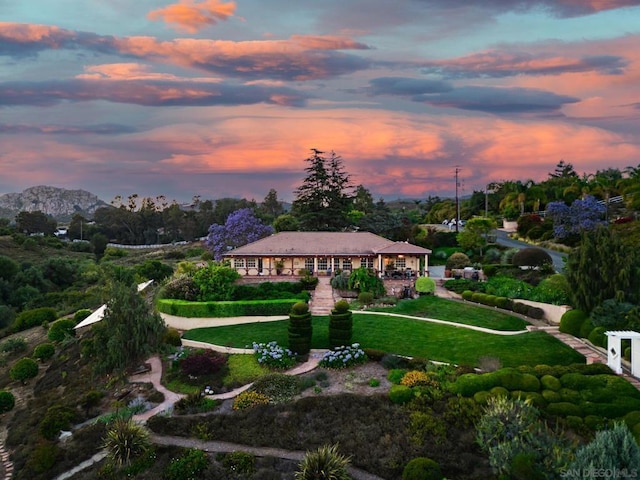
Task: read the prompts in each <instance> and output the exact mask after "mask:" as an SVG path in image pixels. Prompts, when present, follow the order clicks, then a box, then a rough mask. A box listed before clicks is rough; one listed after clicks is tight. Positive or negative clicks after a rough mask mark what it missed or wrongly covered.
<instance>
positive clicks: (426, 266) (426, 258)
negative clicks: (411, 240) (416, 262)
mask: <svg viewBox="0 0 640 480" xmlns="http://www.w3.org/2000/svg"><path fill="white" fill-rule="evenodd" d="M422 275H424V276H425V277H428V276H429V255H425V256H424V272H422Z"/></svg>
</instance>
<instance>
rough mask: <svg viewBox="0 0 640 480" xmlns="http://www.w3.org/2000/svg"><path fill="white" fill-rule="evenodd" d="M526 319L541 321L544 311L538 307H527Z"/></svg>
mask: <svg viewBox="0 0 640 480" xmlns="http://www.w3.org/2000/svg"><path fill="white" fill-rule="evenodd" d="M526 315H527V317H531V318H534V319H536V320H541V319H543V318H544V310H543V309H541V308H539V307H534V306H532V305H529V307H528V308H527V314H526Z"/></svg>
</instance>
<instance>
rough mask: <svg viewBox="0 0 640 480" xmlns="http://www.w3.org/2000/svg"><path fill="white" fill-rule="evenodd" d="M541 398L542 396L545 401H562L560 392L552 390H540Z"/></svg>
mask: <svg viewBox="0 0 640 480" xmlns="http://www.w3.org/2000/svg"><path fill="white" fill-rule="evenodd" d="M542 398H544V399H545V401H546V402H547V403H555V402H561V401H562V397H561V396H560V394H559V393H558V392H555V391H553V390H542Z"/></svg>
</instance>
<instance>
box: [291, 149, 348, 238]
mask: <svg viewBox="0 0 640 480" xmlns="http://www.w3.org/2000/svg"><path fill="white" fill-rule="evenodd" d="M311 152H312V154H311V156H310V157H309V158H307V159H306V161H307V162H308V163H309V166H308V167H307V168H305V172H307V176H306V177H305V179H304V181H303V183H302V185H301V186H300V187H298V189H297V190H296V199H295V200H294V202H293V205H292V210H291V213H292V214H293V215H294V216H295V217H296V218H297V219H298V221H299V223H300V229H301V230H304V231H340V230H343V229H344V228H346V227H347V226H349V218H348V213H349V211H350V210H351V202H352V194H351V189H352V187H351V185H350V183H349V182H350V177H349V175H348V174H347V173H346V172H345V171H344V165H343V163H342V159H341V157H340V156H338V155H336V154H335V153H334V152H330V153H329V156H328V157H327V156H325V152H322V151H320V150H317V149H315V148H312V149H311Z"/></svg>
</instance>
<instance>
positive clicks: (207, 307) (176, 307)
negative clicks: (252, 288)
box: [156, 298, 300, 318]
mask: <svg viewBox="0 0 640 480" xmlns="http://www.w3.org/2000/svg"><path fill="white" fill-rule="evenodd" d="M299 301H300V300H297V299H291V298H289V299H284V300H282V299H281V300H248V301H243V302H187V301H184V300H174V299H167V298H163V299H160V300H158V302H157V303H156V307H157V309H158V311H160V312H162V313H167V314H169V315H176V316H179V317H189V318H198V317H201V318H207V317H219V318H223V317H242V316H259V315H287V314H288V313H289V311H291V308H292V307H293V305H295V304H296V303H298V302H299Z"/></svg>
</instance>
